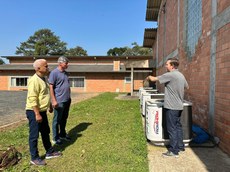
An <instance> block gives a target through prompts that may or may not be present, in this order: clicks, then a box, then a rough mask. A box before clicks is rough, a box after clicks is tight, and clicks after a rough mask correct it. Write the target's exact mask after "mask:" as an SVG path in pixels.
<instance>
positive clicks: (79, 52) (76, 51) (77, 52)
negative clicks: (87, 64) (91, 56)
mask: <svg viewBox="0 0 230 172" xmlns="http://www.w3.org/2000/svg"><path fill="white" fill-rule="evenodd" d="M65 55H66V56H88V54H87V51H86V50H84V49H83V48H82V47H80V46H76V47H75V48H70V49H69V50H67V51H66V53H65Z"/></svg>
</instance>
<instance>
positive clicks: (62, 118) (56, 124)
mask: <svg viewBox="0 0 230 172" xmlns="http://www.w3.org/2000/svg"><path fill="white" fill-rule="evenodd" d="M70 104H71V99H69V100H68V101H67V102H62V103H58V107H57V108H55V109H54V117H53V125H52V129H53V140H54V141H57V140H58V139H59V137H65V136H66V130H65V128H66V123H67V118H68V116H69V108H70ZM59 130H60V132H59Z"/></svg>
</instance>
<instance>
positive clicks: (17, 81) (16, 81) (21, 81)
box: [11, 77, 29, 87]
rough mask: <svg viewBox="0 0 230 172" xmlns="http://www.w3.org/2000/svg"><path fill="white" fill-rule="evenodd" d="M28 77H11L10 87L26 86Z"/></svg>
mask: <svg viewBox="0 0 230 172" xmlns="http://www.w3.org/2000/svg"><path fill="white" fill-rule="evenodd" d="M28 78H29V77H11V87H21V86H27V81H28Z"/></svg>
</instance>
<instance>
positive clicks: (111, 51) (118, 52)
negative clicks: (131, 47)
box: [107, 47, 127, 56]
mask: <svg viewBox="0 0 230 172" xmlns="http://www.w3.org/2000/svg"><path fill="white" fill-rule="evenodd" d="M126 50H127V47H123V48H122V47H120V48H117V47H115V48H112V49H109V51H107V55H108V56H122V55H123V53H124V52H125V51H126Z"/></svg>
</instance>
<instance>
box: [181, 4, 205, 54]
mask: <svg viewBox="0 0 230 172" xmlns="http://www.w3.org/2000/svg"><path fill="white" fill-rule="evenodd" d="M185 9H186V11H185V14H186V16H185V28H186V51H187V53H188V56H189V57H191V56H192V55H193V54H194V53H195V50H196V45H197V43H198V40H199V37H200V36H201V32H202V0H185Z"/></svg>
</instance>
